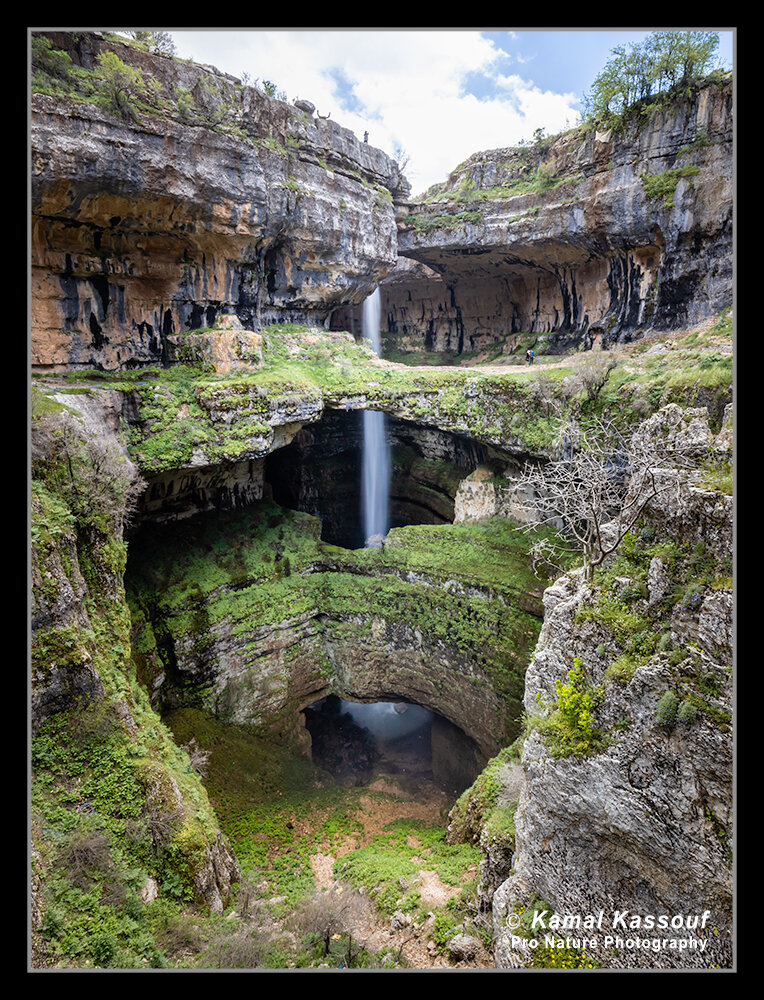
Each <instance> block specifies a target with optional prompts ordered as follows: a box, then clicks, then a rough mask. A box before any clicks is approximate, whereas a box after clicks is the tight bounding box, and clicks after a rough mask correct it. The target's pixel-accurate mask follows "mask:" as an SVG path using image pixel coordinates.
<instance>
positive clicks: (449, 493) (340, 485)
mask: <svg viewBox="0 0 764 1000" xmlns="http://www.w3.org/2000/svg"><path fill="white" fill-rule="evenodd" d="M363 423H364V411H363V410H328V411H327V412H326V413H325V414H324V416H323V417H322V418H321V420H319V421H317V422H316V423H314V424H309V425H306V426H305V427H303V428H302V429H301V430H300V431H298V433H297V434H296V435H295V437H294V439H293V440H292V442H291V443H290V444H288V445H285V446H284V447H282V448H278V449H277V450H275V451H273V452H271V454H269V455H268V456H267V458H266V460H265V473H264V475H265V482H266V483H267V486H268V489H269V491H270V493H271V495H272V497H273V500H274V501H275V502H276V503H277V504H279V506H281V507H286V508H287V509H289V510H299V511H303V512H304V513H307V514H312V515H314V516H315V517H318V518H319V519H320V520H321V525H322V528H321V538H322V540H323V541H325V542H329V543H330V544H332V545H339V546H341V547H342V548H347V549H357V548H361V547H362V546H363V545H364V543H365V541H366V537H365V534H366V533H365V530H364V520H363V504H362V503H361V494H362V479H363V455H364V426H363ZM385 435H386V439H387V444H388V446H389V449H390V475H389V493H388V528H395V527H401V526H403V525H408V524H451V523H453V520H454V504H455V498H456V493H457V490H458V488H459V483H460V482H461V481H462V480H463V479H465V478H466V477H467V476H468V475H470V473H471V472H474V470H475V469H476V468H477V467H478V465H481V464H485V463H487V462H490V461H492V459H495V458H496V456H495V455H494V453H493V451H492V450H491V449H489V448H488V447H487V446H485V445H482V444H480V443H479V442H477V441H474V440H471V439H469V438H466V437H460V436H459V435H456V434H453V433H450V432H448V431H441V430H439V429H437V428H431V427H425V426H422V425H419V424H416V423H414V422H413V421H407V420H402V419H398V418H394V417H388V418H387V420H386V422H385Z"/></svg>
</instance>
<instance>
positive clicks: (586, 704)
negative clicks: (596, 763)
mask: <svg viewBox="0 0 764 1000" xmlns="http://www.w3.org/2000/svg"><path fill="white" fill-rule="evenodd" d="M555 689H556V693H557V702H556V705H555V707H554V710H553V711H552V712H551V713H550V715H548V716H547V717H546V718H539V719H535V720H533V725H534V726H535V727H536V728H537V729H538V730H539V732H541V734H542V735H543V737H544V741H545V743H546V745H547V747H548V749H549V751H550V753H551V754H552V756H553V757H569V756H574V757H585V756H587V755H589V754H593V753H598V752H599V751H601V750H603V749H604V748H605V745H606V742H607V740H606V737H605V734H604V733H603V732H602V731H601V730H600V729H598V728H597V727H596V726H595V725H594V720H593V717H592V712H593V711H594V709H595V708H596V705H597V703H598V701H599V698H600V696H601V692H600V691H599V690H597V689H595V688H592V687H591V686H590V685H588V684H587V682H586V675H585V673H584V666H583V663H582V662H581V660H580V659H579V658H578V657H576V658H575V659H574V661H573V667H572V668H571V669H570V670H569V671H568V677H567V680H566V681H565V682H563V681H560V680H557V681H555Z"/></svg>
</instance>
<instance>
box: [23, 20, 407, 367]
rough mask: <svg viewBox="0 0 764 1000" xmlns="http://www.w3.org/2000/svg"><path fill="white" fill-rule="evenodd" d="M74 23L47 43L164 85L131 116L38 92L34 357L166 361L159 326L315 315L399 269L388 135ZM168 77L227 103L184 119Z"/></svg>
mask: <svg viewBox="0 0 764 1000" xmlns="http://www.w3.org/2000/svg"><path fill="white" fill-rule="evenodd" d="M76 37H77V42H76V44H75V41H74V38H75V36H71V37H69V36H68V35H67V33H59V34H58V35H56V36H55V37H54V38H53V42H54V43H56V44H60V45H62V46H68V48H69V51H70V53H71V55H72V57H73V59H74V61H75V63H79V64H80V65H81V66H82V67H83V68H85V69H88V68H91V67H92V66H94V65H95V63H96V58H97V54H98V53H99V52H101V51H111V52H113V53H115V54H117V56H118V58H120V59H122V60H123V61H124V62H125V63H126V64H127V65H132V66H134V67H135V68H138V69H140V70H141V72H142V73H143V74H144V80H145V81H146V82H148V80H149V79H151V80H153V81H154V82H155V84H156V85H157V87H158V92H159V94H160V97H159V98H157V99H156V101H155V105H156V106H155V107H153V108H151V109H148V108H146V107H145V106H144V107H143V109H142V111H141V112H140V113H136V115H135V120H132V121H126V120H124V119H123V118H120V117H118V116H116V115H115V114H113V113H111V112H109V111H106V110H103V108H101V107H99V106H97V105H96V104H91V103H84V102H83V101H82V100H74V99H72V98H68V97H52V96H49V95H47V94H33V96H32V115H31V163H32V211H33V217H32V330H33V338H32V339H33V348H32V363H33V365H34V366H35V367H38V368H41V369H43V368H44V369H49V370H50V369H53V370H61V369H64V368H71V367H76V366H83V367H96V368H105V369H115V368H121V367H125V366H130V365H136V364H145V363H149V362H162V361H167V360H168V356H169V351H170V347H169V342H170V338H173V337H177V336H179V335H182V334H185V333H188V332H189V331H192V330H197V329H199V328H205V327H211V326H212V325H213V323H214V321H215V319H216V317H217V316H218V315H220V314H222V313H225V314H235V315H236V316H238V318H239V319H240V320H241V321H242V322H243V324H244V326H245V327H246V328H247V329H249V330H254V331H258V330H259V329H260V324H261V323H267V322H273V321H274V320H276V319H278V320H281V321H284V320H287V321H301V322H305V321H308V320H310V321H313V322H316V321H319V322H322V323H323V322H324V321H327V320H328V318H329V316H330V315H331V313H332V311H333V310H334V309H335V308H337V307H338V306H340V305H347V304H348V303H352V302H360V301H362V300H363V299H364V298H365V297H366V296H367V295H368V294H369V293H370V292H371V291H372V290H373V289H374V287H375V286H376V285H377V284H378V282H379V281H380V280H381V278H382V277H383V276H384V275H385V274H386V273H388V272H389V271H390V270H391V269H392V267H393V266H394V264H395V261H396V257H397V236H396V227H395V217H394V209H393V191H395V192H396V197H397V196H398V192H399V191H400V190H403V191H405V190H406V189H405V181H404V180H403V179H402V177H401V176H400V174H399V172H398V169H397V166H396V164H395V163H394V161H392V160H391V159H390V158H389V157H387V156H386V155H385V154H384V153H383V152H382V151H380V150H377V149H374V148H373V147H371V146H369V145H368V144H365V143H363V142H360V141H359V140H358V139H357V138H356V137H355V136H354V135H353V133H351V132H350V131H349V130H347V129H344V128H342V127H341V126H339V125H337V124H336V123H335V122H333V121H331V120H330V119H320V118H316V117H313V115H312V114H308V113H306V112H305V111H302V110H300V109H299V108H297V107H295V106H293V105H289V104H286V103H285V102H283V101H279V100H276V99H275V98H270V97H268V96H266V95H265V94H263V93H261V92H260V91H258V90H256V89H255V88H252V87H242V86H241V84H240V83H239V81H235V80H233V79H232V78H231V77H227V76H224V75H223V74H219V73H217V72H216V71H215V70H212V69H211V68H209V67H189V66H186V65H185V64H181V63H180V62H179V61H178V60H174V59H171V58H168V57H161V56H149V55H148V54H147V53H144V52H141V51H140V50H138V49H135V48H133V47H131V46H128V45H122V44H120V43H118V42H115V41H108V40H106V39H102V38H99V37H98V36H92V37H89V38H88V44H87V46H85V48H84V49H83V44H84V43H83V42H82V40H81V39H79V36H76ZM179 88H181V89H182V90H183V91H184V92H185V93H187V94H192V95H196V100H197V104H199V105H201V104H202V97H203V95H204V94H205V93H209V92H210V91H213V92H215V93H216V94H217V95H218V97H217V107H216V109H212V110H214V111H216V113H219V114H223V113H224V117H223V118H222V119H221V120H220V121H217V120H216V119H215V120H214V122H215V123H214V124H210V123H209V122H208V123H207V124H206V125H204V123H203V122H202V120H200V119H193V120H192V121H191V122H190V123H189V122H187V121H185V120H184V117H183V115H182V114H181V113H180V111H179V109H178V104H177V100H178V99H177V94H178V93H179ZM211 113H212V111H210V114H211ZM224 126H225V128H224Z"/></svg>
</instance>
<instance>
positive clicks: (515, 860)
mask: <svg viewBox="0 0 764 1000" xmlns="http://www.w3.org/2000/svg"><path fill="white" fill-rule="evenodd" d="M675 418H676V414H675V413H669V414H668V415H664V414H659V415H656V417H655V418H653V420H652V421H648V422H647V424H646V425H645V427H644V428H643V431H642V432H643V433H648V434H649V433H651V432H652V433H654V434H659V435H660V436H661V439H662V441H663V442H664V443H666V442H668V441H673V442H676V440H677V436H678V434H679V433H681V431H682V429H686V428H687V427H688V426H689V425H690V423H691V422H693V421H694V422H695V423H696V424H697V426H698V427H700V428H702V427H703V423H704V419H705V413H704V411H694V412H693V413H691V414H686V415H685V416H684V419H683V420H680V421H677V420H676V419H675ZM690 418H692V419H690ZM704 437H705V449H706V453H707V454H710V453H711V451H712V450H713V449H714V448H717V449H722V450H724V449H726V448H727V446H728V438H727V432H726V430H723V431H722V432H720V434H719V435H718V437H717V438H716V439H714V438H713V436H711V435H709V434H708V432H707V427H706V433H705V435H704ZM644 513H645V516H644V520H643V521H642V522H641V524H640V526H639V531H638V532H636V533H635V534H634V536H633V537H631V538H629V539H628V540H627V541H628V543H629V544H628V547H627V551H626V553H622V554H620V555H619V556H618V557H617V559H616V561H615V563H614V564H613V565H612V566H611V568H610V570H609V571H607V572H604V573H603V574H602V575H600V576H599V577H598V578H597V579H596V580H595V582H594V583H593V584H592V583H589V582H587V581H586V580H585V579H584V578H583V577H582V575H581V574H580V573H573V574H570V575H568V576H565V577H562V578H560V579H559V580H558V581H557V582H556V583H555V584H554V586H552V587H551V588H549V589H548V590H547V591H546V593H545V595H544V605H545V617H544V626H543V628H542V631H541V634H540V636H539V642H538V645H537V647H536V651H535V654H534V657H533V659H532V661H531V663H530V665H529V667H528V671H527V674H526V684H525V711H526V714H527V717H528V719H529V726H530V729H529V733H528V736H527V738H526V739H525V741H524V744H523V745H522V755H521V768H522V770H520V767H518V765H517V762H516V763H515V767H514V770H513V771H512V772H511V778H512V782H513V785H512V787H511V788H509V787H508V790H507V793H506V794H508V795H509V796H510V798H511V799H512V801H513V802H514V803H516V811H515V812H514V813H513V817H514V855H513V856H512V858H511V862H510V861H509V859H508V857H507V856H506V854H505V855H503V856H502V864H503V867H504V873H505V874H507V873H508V874H509V877H508V878H507V879H506V881H503V882H502V883H501V884H500V885H498V887H497V884H496V882H497V880H499V881H500V879H501V865H500V866H499V867H498V869H494V870H492V871H490V872H488V871H486V873H484V875H485V891H486V892H487V893H488V897H489V899H491V900H492V911H493V923H494V933H495V934H496V936H497V948H496V953H495V954H496V961H497V965H498V966H499V967H502V968H512V967H518V966H522V965H526V964H531V965H533V964H534V963H535V962H536V961H538V959H537V958H535V957H534V947H535V946H533V945H529V940H531V939H535V941H537V942H541V951H542V952H543V951H544V945H545V944H546V947H551V948H553V949H554V948H559V949H560V950H561V951H565V950H566V949H567V951H568V952H569V953H570V954H571V955H577V956H579V957H580V955H581V952H582V950H584V951H585V952H586V953H587V955H588V956H589V957H588V959H587V961H593V962H596V963H597V964H598V965H600V966H602V967H618V968H628V967H637V968H639V967H642V968H645V967H647V968H710V967H727V966H729V964H730V962H731V959H732V938H731V934H732V888H733V886H732V841H733V826H732V809H731V805H732V781H733V778H732V737H731V722H732V714H731V713H732V684H733V681H732V669H731V663H732V591H731V577H730V576H729V574H730V572H731V565H732V534H731V526H732V502H731V497H730V496H728V495H725V494H723V493H721V494H720V493H719V492H717V491H716V490H714V489H713V488H712V487H711V486H709V485H708V484H704V483H703V482H702V481H699V479H698V478H697V476H695V477H693V478H690V479H686V480H684V481H683V483H682V485H681V488H680V489H679V490H672V491H669V492H667V493H665V494H663V495H662V496H661V499H660V502H657V501H656V502H651V503H650V504H649V505H648V506H647V508H645V512H644ZM576 664H579V665H580V666H582V669H583V677H582V679H580V685H581V686H580V691H581V692H583V691H584V690H585V691H587V692H589V693H590V694H591V696H592V697H591V705H592V706H593V708H592V711H593V725H594V731H595V732H596V733H597V734H598V736H599V738H600V742H599V744H598V745H597V744H596V742H595V741H593V742H592V744H591V746H590V747H589V749H588V750H581V749H580V748H579V751H578V752H577V753H571V751H570V749H567V750H566V749H563V748H562V747H561V746H560V744H559V743H558V742H557V740H558V736H559V731H558V730H556V729H555V726H556V723H555V724H554V725H553V723H552V720H555V719H557V718H558V717H560V713H561V711H562V710H561V708H560V706H561V704H562V701H561V699H562V697H563V694H562V692H563V691H564V690H565V691H568V693H570V691H571V690H572V688H573V686H574V684H573V681H572V680H571V678H572V677H573V676H574V667H575V666H576ZM577 683H578V682H577ZM518 773H520V774H522V775H523V777H522V778H521V780H520V782H519V783H518V780H517V777H518ZM509 780H510V776H508V777H507V779H506V781H507V782H508V781H509ZM486 840H487V845H486V846H487V848H489V847H490V846H491V844H492V838H491V837H490V836H488V837H487V838H486ZM489 857H490V850H489ZM494 890H495V891H494ZM625 911H628V914H629V918H628V920H626V921H623V920H622V919H620V918H619V916H618V914H623V913H624V912H625ZM539 912H541V913H545V914H546V915H545V916H544V917H543V918H539V922H538V923H537V924H536V925H535V929H533V928H534V925H533V924H532V922H531V915H532V914H533V913H539ZM601 913H602V914H604V917H603V919H602V922H601V923H600V924H599V925H595V926H594V929H593V930H591V925H590V930H589V932H587V931H586V930H585V928H584V925H583V924H582V923H576V922H575V921H576V920H583V919H584V918H586V917H591V915H592V914H595V915H596V916H598V917H599V914H601ZM704 913H705V917H703V914H704ZM552 914H557V918H556V919H557V920H558V921H560V922H559V923H557V924H555V923H554V920H553V919H552ZM635 916H636V918H637V921H638V922H636V923H631V922H630V921H631V920H633V919H634V917H635ZM658 918H660V919H662V920H664V921H673V923H668V924H666V925H664V929H663V930H662V931H660V930H658V929H657V928H658V927H659V924H658V923H656V924H654V925H653V929H651V928H650V925H649V924H648V923H647V922H646V920H647V919H655V920H658ZM563 919H567V920H568V923H566V924H563V923H562V922H561V921H562V920H563ZM696 920H702V923H697V924H694V923H693V922H694V921H696ZM560 928H564V929H562V930H561V929H560ZM666 928H667V929H666ZM550 939H551V942H552V943H551V944H549V941H550ZM654 941H658V942H659V943H660V945H659V947H658V948H657V949H656V948H654V946H653V945H652V942H654ZM645 942H648V943H645ZM680 942H684V946H682V945H681V944H680Z"/></svg>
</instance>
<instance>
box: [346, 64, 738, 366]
mask: <svg viewBox="0 0 764 1000" xmlns="http://www.w3.org/2000/svg"><path fill="white" fill-rule="evenodd" d="M733 162H734V161H733V116H732V83H731V81H729V80H728V81H727V82H725V83H722V84H720V83H712V84H710V85H709V86H706V87H703V88H702V89H700V90H699V91H698V92H697V93H695V94H694V95H693V96H692V98H690V99H687V100H682V101H678V102H677V103H675V104H674V105H673V106H671V107H669V108H665V109H661V110H656V111H654V112H653V113H652V114H651V115H650V116H648V117H642V118H639V117H635V118H634V119H633V120H632V122H631V123H629V124H627V126H626V127H625V128H624V129H623V131H622V132H621V133H619V134H615V133H614V132H597V131H594V130H589V131H586V130H575V131H573V132H570V133H566V134H563V135H561V136H559V137H557V138H556V139H554V140H551V139H550V140H544V141H543V142H542V143H540V144H538V145H537V146H536V147H527V148H522V149H518V148H515V149H496V150H490V151H487V152H483V153H476V154H474V155H473V156H471V157H470V158H469V159H468V160H466V161H465V162H464V163H463V164H462V165H461V166H459V167H458V168H457V169H456V170H455V171H453V173H452V174H451V175H450V177H449V179H448V181H447V182H445V183H444V184H442V185H438V186H437V187H436V189H435V190H434V191H431V192H429V193H428V194H429V197H428V200H427V201H426V202H420V203H415V204H411V205H409V206H408V209H407V210H406V211H405V212H404V211H401V212H399V218H398V250H399V254H400V260H399V264H398V267H397V268H396V270H395V271H394V272H393V273H392V274H390V275H389V276H388V277H387V278H385V279H384V281H383V283H382V287H381V295H382V318H383V319H382V325H383V329H384V330H385V331H386V333H387V344H388V347H394V348H395V349H397V350H399V351H411V352H421V351H422V350H425V351H439V352H447V353H450V354H462V353H466V352H480V351H484V350H486V349H490V348H492V347H495V346H496V345H497V344H498V345H501V346H502V348H503V349H504V350H511V349H513V348H516V347H517V346H518V345H520V344H521V343H524V342H525V341H526V340H527V339H528V334H531V335H533V336H532V338H531V340H532V342H534V343H536V345H537V350H539V349H542V350H552V351H561V350H565V349H568V348H570V347H571V346H579V345H582V346H584V347H588V346H591V344H592V343H594V342H595V341H596V342H603V343H604V344H607V343H610V342H613V341H616V340H628V339H630V338H633V337H634V336H635V335H637V334H638V333H639V332H640V331H645V330H649V329H656V330H670V329H675V328H678V327H681V326H683V325H685V326H686V325H691V324H693V323H696V322H698V321H699V320H701V319H703V318H705V317H708V316H710V315H713V314H714V313H716V312H718V311H720V310H721V309H723V308H725V307H727V306H729V305H730V304H731V301H732V210H733V183H732V182H733V173H732V170H733ZM346 328H347V327H346ZM521 335H525V336H521Z"/></svg>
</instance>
